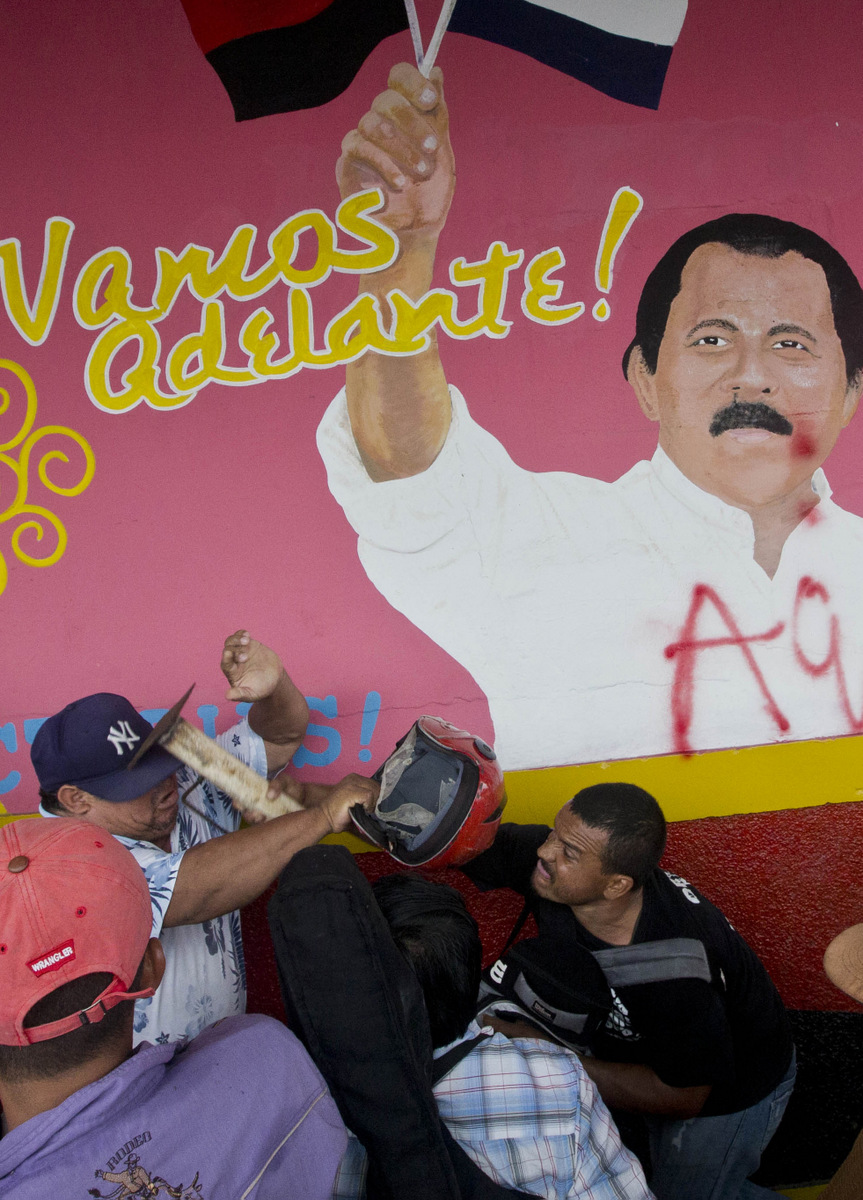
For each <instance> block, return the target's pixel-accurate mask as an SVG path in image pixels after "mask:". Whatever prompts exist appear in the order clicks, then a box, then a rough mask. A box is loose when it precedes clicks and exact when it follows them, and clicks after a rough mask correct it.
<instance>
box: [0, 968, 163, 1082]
mask: <svg viewBox="0 0 863 1200" xmlns="http://www.w3.org/2000/svg"><path fill="white" fill-rule="evenodd" d="M142 969H143V962H142V964H141V966H140V967H139V968H138V972H137V974H136V976H135V979H134V981H133V983H132V986H131V988H130V989H129V990H130V991H136V990H138V988H139V987H140V977H141V973H142ZM113 978H114V976H113V975H112V974H111V973H110V972H105V971H97V972H93V973H92V974H90V975H81V976H80V977H79V978H78V979H73V980H71V981H70V982H69V983H64V984H61V985H60V987H58V988H55V989H54V991H53V992H49V993H48V995H47V996H43V997H42V999H41V1000H39V1001H38V1002H37V1003H36V1004H34V1005H33V1007H32V1008H31V1009H30V1011H29V1012H28V1013H27V1015H26V1017H25V1018H24V1028H25V1029H27V1028H33V1026H35V1025H48V1024H49V1023H50V1022H51V1021H59V1020H61V1019H62V1018H63V1017H68V1016H70V1015H71V1014H72V1013H76V1012H81V1011H82V1010H83V1009H85V1008H89V1006H90V1005H91V1004H92V1003H93V1001H94V1000H95V999H96V997H97V996H98V995H100V993H101V992H103V991H104V990H105V988H106V987H107V986H108V984H109V983H110V982H111V980H112V979H113ZM134 1004H135V1001H134V1000H121V1001H120V1003H119V1004H117V1005H115V1006H114V1008H111V1009H109V1010H108V1012H107V1013H106V1014H105V1016H104V1017H103V1018H102V1020H101V1021H97V1022H96V1023H95V1024H92V1025H82V1026H81V1028H80V1029H73V1030H71V1031H70V1032H69V1033H64V1034H61V1036H60V1037H55V1038H49V1039H48V1040H47V1041H45V1042H34V1043H33V1045H32V1046H0V1078H3V1079H6V1080H8V1081H9V1082H10V1083H23V1082H26V1081H28V1080H33V1079H52V1078H54V1076H56V1075H62V1074H64V1073H66V1072H67V1071H73V1070H76V1069H77V1068H78V1067H82V1066H84V1064H85V1063H88V1062H90V1061H91V1060H92V1059H94V1058H96V1057H97V1056H98V1055H100V1054H101V1053H103V1052H104V1051H105V1050H108V1049H109V1048H113V1047H116V1048H118V1049H121V1048H122V1047H123V1045H124V1042H125V1041H126V1040H129V1046H130V1047H131V1040H130V1038H129V1032H130V1022H131V1020H132V1015H133V1014H132V1009H133V1008H134Z"/></svg>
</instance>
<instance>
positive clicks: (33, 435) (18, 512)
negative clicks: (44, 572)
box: [0, 358, 96, 594]
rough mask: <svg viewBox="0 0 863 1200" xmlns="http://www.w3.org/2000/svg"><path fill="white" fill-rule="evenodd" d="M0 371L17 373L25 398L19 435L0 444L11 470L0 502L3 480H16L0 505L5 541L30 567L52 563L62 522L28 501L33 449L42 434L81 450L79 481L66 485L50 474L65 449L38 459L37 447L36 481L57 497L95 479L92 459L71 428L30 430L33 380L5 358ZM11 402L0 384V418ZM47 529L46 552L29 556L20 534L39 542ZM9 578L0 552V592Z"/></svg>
mask: <svg viewBox="0 0 863 1200" xmlns="http://www.w3.org/2000/svg"><path fill="white" fill-rule="evenodd" d="M0 371H11V372H12V374H13V375H14V376H16V378H17V379H18V380H19V381H20V383H21V384H22V386H23V388H24V395H25V397H26V400H27V408H26V412H25V414H24V420H23V422H22V423H21V426H20V428H19V429H18V431H17V433H16V434H15V435H14V437H12V438H11V439H10V440H9V441H5V442H0V466H3V467H7V468H8V470H9V472H11V475H10V474H9V473H7V472H0V505H2V504H3V503H5V499H6V498H5V496H4V495H3V492H4V490H5V484H6V481H7V480H9V479H10V478H11V479H12V480H13V481H14V493H15V494H14V496H13V497H12V499H11V502H10V503H8V504H6V507H5V508H0V525H3V524H5V523H6V522H11V523H12V525H13V526H14V528H13V529H12V532H11V535H10V538H9V542H10V545H11V547H12V552H13V554H14V555H15V557H16V558H17V559H18V561H19V562H22V563H25V564H26V565H27V566H28V567H50V566H53V565H54V563H55V562H57V561H58V560H59V559H61V558H62V557H63V553H64V551H65V549H66V543H67V541H68V536H67V533H66V528H65V526H64V525H63V523H62V521H61V520H60V519H59V517H57V516H56V514H55V513H53V512H51V511H50V509H47V508H45V507H44V506H42V505H40V504H32V503H28V490H29V487H30V483H31V479H30V469H31V456H33V450H34V449H35V448H36V447H37V445H38V443H39V442H41V441H42V439H43V438H46V437H51V436H54V437H62V438H68V439H70V440H71V441H72V442H74V443H75V445H76V446H78V448H79V449H80V451H81V453H82V455H83V459H84V470H83V473H82V474H81V477H80V479H79V480H78V482H77V483H74V484H72V485H71V486H70V485H68V484H67V485H65V486H63V485H61V484H60V483H57V482H55V481H54V480H53V479H52V478H51V474H50V469H51V467H52V465H53V464H54V463H55V462H57V461H58V460H59V461H60V462H63V463H68V462H69V461H70V460H69V456H68V455H67V454H66V453H64V451H63V450H60V449H57V448H54V449H51V450H47V449H46V450H44V452H43V453H41V457H40V456H39V454H40V452H39V451H37V454H36V456H34V461H35V463H36V473H37V474H38V477H39V481H40V483H41V484H42V486H43V487H45V488H47V490H48V491H49V492H54V494H55V495H57V496H79V495H80V494H81V492H83V491H84V489H85V488H86V487H88V486H89V484H90V480H91V479H92V478H93V472H94V471H95V469H96V460H95V458H94V456H93V451H92V450H91V448H90V445H89V443H88V442H87V441H86V439H85V438H83V437H82V436H81V434H80V433H76V432H75V430H74V429H67V428H66V426H65V425H43V426H42V427H41V428H38V429H34V428H33V426H34V423H35V421H36V408H37V400H36V389H35V387H34V386H33V380H32V379H31V378H30V376H29V375H28V374H27V372H26V371H25V370H24V368H23V367H22V366H19V364H18V363H15V362H12V361H11V359H8V358H0ZM11 402H12V401H11V396H10V393H9V390H8V389H7V388H5V387H3V386H0V417H3V416H5V414H6V413H7V412H8V411H9V406H10V404H11ZM10 451H11V452H13V453H10ZM46 533H47V534H48V535H49V536H48V541H47V549H46V552H45V553H41V554H35V555H34V554H28V553H27V551H26V550H24V549H23V548H22V546H21V538H22V536H23V535H25V534H29V535H30V536H31V538H32V537H33V535H35V541H36V542H41V541H42V539H43V538H44V537H45V535H46ZM8 580H9V572H8V568H7V566H6V560H5V558H4V556H3V553H2V551H0V594H2V593H3V592H4V591H5V588H6V584H7V583H8Z"/></svg>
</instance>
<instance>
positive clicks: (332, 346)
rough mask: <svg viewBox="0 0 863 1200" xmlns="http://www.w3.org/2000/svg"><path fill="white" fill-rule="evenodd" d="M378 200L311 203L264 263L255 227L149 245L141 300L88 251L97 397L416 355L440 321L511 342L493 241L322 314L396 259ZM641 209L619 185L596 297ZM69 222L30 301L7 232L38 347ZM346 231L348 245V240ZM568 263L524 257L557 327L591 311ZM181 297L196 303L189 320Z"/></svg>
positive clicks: (274, 241)
mask: <svg viewBox="0 0 863 1200" xmlns="http://www.w3.org/2000/svg"><path fill="white" fill-rule="evenodd" d="M383 202H384V201H383V195H382V193H381V192H380V191H379V190H377V189H375V190H372V191H367V192H360V193H358V194H357V195H355V196H350V197H349V198H348V199H346V200H344V201H342V203H341V204H340V205H339V207H338V209H337V210H336V214H335V219H331V218H330V217H329V216H327V214H326V213H324V212H322V211H321V210H319V209H305V210H303V211H302V212H298V213H295V214H294V215H293V216H291V217H289V218H288V219H287V220H286V221H283V222H282V224H281V225H279V226H278V228H276V229H275V230H274V231H273V232H272V233H271V234H270V237H269V238H268V240H267V249H266V258H264V259H263V261H257V262H255V261H254V260H255V245H256V240H257V237H258V231H257V229H256V228H255V226H254V225H247V224H246V225H240V226H239V227H238V228H237V229H235V230H234V232H233V234H232V235H231V236H230V238H229V239H228V241H227V243H226V245H225V246H224V249H223V250H222V251H221V253H220V254H218V255H217V253H216V251H214V250H212V249H210V248H209V247H207V246H199V245H196V244H193V243H190V244H189V245H187V246H186V247H185V248H184V249H183V250H182V251H181V252H180V253H179V254H177V253H174V252H173V251H171V250H169V249H166V248H165V247H162V246H160V247H157V248H156V251H155V259H156V278H155V283H154V285H153V287H152V291H151V293H150V294H149V295H141V294H140V292H141V290H142V289H141V288H140V286H139V287H137V288H136V284H135V272H134V269H133V263H132V258H131V256H130V254H129V252H128V251H127V250H125V249H123V247H121V246H109V247H107V248H106V249H104V250H100V251H99V252H98V253H97V254H94V255H92V256H91V257H90V258H89V259H88V260H87V261H86V262H85V263H84V265H83V267H82V268H81V270H80V271H79V273H78V277H77V280H76V282H75V285H74V290H73V294H72V311H73V314H74V316H75V319H76V320H77V322H78V324H79V325H80V326H81V327H82V328H84V329H87V330H92V331H94V332H95V334H96V336H95V340H94V341H93V343H92V345H91V347H90V351H89V353H88V355H87V360H86V363H85V367H84V385H85V388H86V391H87V394H88V396H89V397H90V399H91V400H92V402H93V403H94V404H95V405H96V406H97V407H98V408H100V409H102V410H103V411H104V412H111V413H118V412H127V411H129V410H130V409H133V408H135V407H136V406H137V405H139V404H142V403H143V404H147V405H148V406H150V407H151V408H155V409H176V408H181V407H183V406H184V405H186V404H188V403H189V401H190V400H192V399H193V397H194V396H196V395H197V394H198V392H200V391H201V389H202V388H204V387H206V386H207V384H210V383H216V384H222V385H227V386H231V387H245V386H248V385H250V384H255V383H259V382H263V381H265V380H268V379H284V378H286V377H288V376H291V375H293V374H295V373H296V372H297V371H300V370H302V369H303V368H312V369H321V368H327V367H333V366H337V365H339V364H343V363H348V362H352V361H354V360H355V359H357V358H359V357H360V356H361V355H363V354H365V353H366V352H367V351H370V350H371V351H373V352H375V353H378V354H387V355H412V354H419V353H421V352H422V351H423V350H425V349H426V348H427V347H428V345H429V343H430V335H431V331H432V329H433V328H434V327H436V326H437V327H438V328H440V329H441V330H442V331H443V332H445V333H446V334H447V335H448V336H450V337H452V338H457V339H466V338H475V337H479V336H481V335H482V336H485V337H491V338H503V337H506V336H507V334H508V333H509V330H510V328H511V326H512V321H510V320H507V319H505V317H504V308H505V303H506V298H507V291H508V285H509V280H510V274H511V272H512V271H513V270H514V269H515V268H516V267H519V266H520V265H521V264H522V262H523V260H524V252H523V251H522V250H510V249H509V248H508V246H507V245H506V243H505V242H503V241H500V240H498V241H493V242H492V243H491V244H490V245H489V247H488V250H487V251H486V253H485V255H484V257H483V258H481V259H478V260H477V261H473V262H468V261H467V260H466V259H465V258H463V257H462V258H456V259H454V260H453V261H452V262H451V263H450V267H449V278H450V283H451V285H452V287H451V288H435V289H433V290H431V291H429V292H427V293H426V294H425V295H424V296H422V297H421V298H420V299H419V300H411V299H409V298H408V296H406V295H405V294H404V293H403V292H401V291H399V290H394V291H392V292H389V293H388V295H387V300H388V303H387V304H385V305H383V306H382V305H381V304H380V303H379V302H378V301H377V300H376V299H375V298H374V297H372V296H370V295H360V296H358V297H357V298H356V299H354V300H353V301H351V302H350V303H349V304H348V305H347V306H345V307H344V308H342V309H340V310H339V311H338V312H336V313H335V315H334V316H331V317H330V318H329V320H326V319H325V318H324V317H323V316H322V313H323V312H324V302H323V299H319V298H318V295H317V293H315V291H314V289H316V288H319V287H320V285H321V284H322V283H324V282H325V281H326V280H327V279H329V278H330V277H331V276H332V275H333V273H337V274H339V273H340V274H349V275H361V274H369V273H374V272H378V271H382V270H385V269H386V268H387V267H389V266H391V265H392V264H393V263H394V262H395V261H396V258H397V256H398V253H399V246H398V240H397V238H396V237H395V235H394V234H393V233H392V232H391V231H390V230H389V229H388V228H387V227H386V226H385V225H384V224H383V223H382V222H381V221H380V220H378V219H377V217H376V216H375V215H374V214H375V213H377V212H378V210H379V209H381V208H382V206H383ZM640 206H641V198H640V197H639V196H638V194H637V193H635V192H633V191H632V190H631V189H629V188H621V189H619V190H618V192H617V193H616V195H615V197H614V200H613V201H612V205H611V209H610V211H609V215H608V219H607V221H606V228H605V230H604V231H603V237H602V243H601V247H600V255H599V265H598V267H597V272H598V273H597V286H598V287H599V288H600V290H601V291H603V292H606V293H607V292H608V290H609V289H610V286H611V269H612V263H613V258H614V254H615V253H616V250H617V248H618V247H619V245H620V243H621V242H622V240H623V237H624V236H625V234H626V232H627V230H628V228H629V226H630V225H631V223H632V221H633V220H634V219H635V216H636V215H637V213H638V211H639V210H640ZM73 230H74V225H73V224H72V222H71V221H68V220H66V219H65V218H64V217H52V218H51V219H50V220H49V221H48V222H47V224H46V228H45V244H44V250H43V257H42V267H41V272H40V276H39V283H38V287H37V288H36V291H35V295H34V298H33V300H32V301H31V300H30V299H29V298H28V294H27V290H26V288H25V284H24V277H23V269H22V260H21V246H20V243H19V242H18V241H17V239H14V238H9V239H7V240H6V241H2V242H0V286H2V291H3V301H4V304H5V307H6V312H7V314H8V316H9V319H10V321H11V322H12V324H13V325H14V327H15V328H16V329H17V331H18V332H19V333H20V334H21V336H22V337H23V338H25V339H26V340H27V341H29V342H30V343H31V344H32V345H38V344H40V343H41V342H42V341H44V340H45V338H46V337H47V336H48V333H49V332H50V329H51V326H52V323H53V321H54V317H55V314H56V312H57V305H58V301H59V297H60V293H61V288H62V283H63V275H64V271H65V266H66V259H67V254H68V250H69V242H70V238H71V236H72V233H73ZM345 239H350V240H349V241H348V244H347V245H346V244H345ZM262 257H263V256H262V255H259V260H260V258H262ZM565 265H566V258H565V256H564V253H563V251H562V249H561V248H560V247H559V246H555V247H552V248H551V249H549V250H544V251H542V252H541V253H540V254H537V255H535V256H534V257H533V258H532V259H531V260H530V262H529V263H528V265H527V267H526V269H525V271H524V290H523V292H522V295H521V310H522V312H523V313H524V315H525V316H526V317H528V318H529V319H530V320H531V321H534V322H538V323H540V324H544V325H549V326H559V325H564V324H567V323H569V322H570V321H574V320H575V319H576V317H579V316H581V315H582V313H583V312H584V311H585V305H584V303H582V302H581V301H578V302H561V297H562V294H563V290H564V283H563V281H562V280H561V279H560V278H557V277H556V273H557V272H559V271H560V270H561V269H562V268H563V267H565ZM600 267H601V269H600ZM600 276H601V278H600ZM277 285H281V286H280V287H279V290H278V291H277V292H275V293H274V295H275V297H276V299H275V301H273V300H268V301H267V303H266V304H259V305H257V306H256V307H254V308H253V309H252V311H251V313H250V315H249V316H248V317H246V318H245V320H244V321H243V323H242V326H241V327H240V328H239V330H238V331H237V330H236V325H238V324H239V322H235V321H234V320H233V319H232V318H233V316H234V314H233V310H232V311H231V312H230V313H229V311H228V310H227V308H226V304H227V303H228V302H229V301H233V302H236V303H240V304H247V303H248V302H250V301H255V300H260V299H261V298H262V297H263V296H264V295H265V294H266V293H268V292H271V291H272V290H273V289H274V288H276V287H277ZM181 302H182V303H181ZM189 303H192V304H194V305H196V306H198V307H196V309H195V310H194V312H193V314H192V320H191V321H189V316H188V305H189ZM601 304H602V305H605V308H604V309H603V310H602V313H601V314H600V313H598V312H597V311H596V307H595V308H594V315H595V316H597V317H598V319H605V317H606V315H607V312H609V311H610V310H609V309H608V306H607V304H606V302H605V301H604V300H602V301H601ZM172 314H173V315H172ZM316 317H317V320H316ZM169 318H171V319H170V321H169V320H168V319H169ZM190 325H191V328H190ZM321 326H323V329H322V330H321V328H320V327H321Z"/></svg>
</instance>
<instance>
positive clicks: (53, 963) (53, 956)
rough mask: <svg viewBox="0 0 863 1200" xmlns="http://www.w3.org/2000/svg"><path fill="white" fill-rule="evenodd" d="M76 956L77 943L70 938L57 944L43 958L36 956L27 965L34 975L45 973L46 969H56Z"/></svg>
mask: <svg viewBox="0 0 863 1200" xmlns="http://www.w3.org/2000/svg"><path fill="white" fill-rule="evenodd" d="M74 957H75V943H74V941H73V940H72V938H70V939H69V941H68V942H63V943H62V945H60V946H55V947H54V949H53V950H49V951H48V953H47V954H43V955H42V957H41V958H34V959H33V961H32V962H28V963H27V966H28V967H29V968H30V970H31V971H32V972H33V974H34V975H44V974H45V972H46V971H56V970H57V968H58V967H62V966H63V964H64V963H67V962H71V961H72V960H73V959H74Z"/></svg>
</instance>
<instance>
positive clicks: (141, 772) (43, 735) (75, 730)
mask: <svg viewBox="0 0 863 1200" xmlns="http://www.w3.org/2000/svg"><path fill="white" fill-rule="evenodd" d="M152 729H153V726H152V725H151V724H150V722H149V721H148V720H146V719H145V718H144V717H142V716H141V714H140V713H139V712H138V711H137V710H136V709H135V708H134V706H133V705H132V704H131V703H130V702H129V701H128V700H127V699H126V698H125V696H115V695H114V693H113V692H97V693H96V694H95V695H93V696H84V697H83V699H81V700H73V701H72V703H71V704H67V705H66V707H65V708H64V709H62V710H61V711H60V712H58V713H55V714H54V716H53V717H49V718H48V720H47V721H45V722H44V723H43V725H42V726H41V728H40V729H39V731H38V733H37V734H36V736H35V738H34V739H33V745H32V747H31V749H30V758H31V759H32V762H33V766H34V768H35V770H36V775H37V777H38V779H39V784H40V786H41V787H42V788H43V789H44V790H45V791H46V792H56V791H57V789H58V788H60V787H62V786H63V784H64V783H69V784H72V785H73V786H74V787H79V788H81V790H82V791H85V792H89V793H90V794H91V795H92V796H97V797H98V798H99V799H100V800H114V801H124V800H135V799H137V797H138V796H143V794H144V793H145V792H149V790H150V788H152V787H155V786H156V784H157V783H161V782H162V780H163V779H167V778H168V776H169V775H173V773H174V772H175V771H176V770H178V769H179V768H180V767H181V766H182V765H183V764H182V763H181V762H180V761H179V760H178V759H176V758H174V756H173V754H169V753H168V751H167V750H163V749H162V747H161V746H153V747H152V748H151V749H150V750H148V751H147V753H146V754H145V755H144V757H143V758H142V759H141V761H140V762H138V763H136V764H135V766H134V767H133V768H132V770H131V771H130V770H128V766H129V763H130V762H131V761H132V759H133V758H134V757H135V754H136V753H137V751H138V748H139V747H140V745H141V743H142V742H143V741H144V739H145V738H146V737H147V736H148V735H149V734H150V733H151V732H152Z"/></svg>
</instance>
